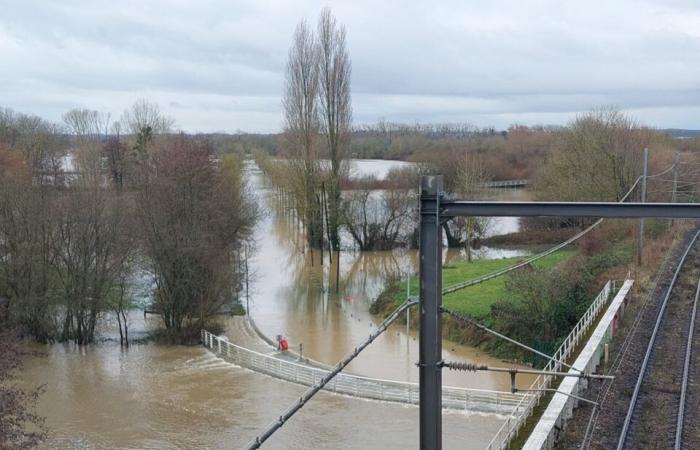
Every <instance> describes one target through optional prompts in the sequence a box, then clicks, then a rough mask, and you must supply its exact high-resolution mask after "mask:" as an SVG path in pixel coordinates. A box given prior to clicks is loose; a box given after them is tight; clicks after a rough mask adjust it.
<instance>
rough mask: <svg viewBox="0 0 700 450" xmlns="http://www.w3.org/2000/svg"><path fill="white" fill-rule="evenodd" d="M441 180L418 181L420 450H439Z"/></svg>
mask: <svg viewBox="0 0 700 450" xmlns="http://www.w3.org/2000/svg"><path fill="white" fill-rule="evenodd" d="M441 193H442V176H441V175H437V176H423V177H421V192H420V247H419V261H420V263H419V265H420V345H419V363H418V365H419V381H420V450H441V449H442V367H441V361H442V321H441V317H440V308H441V303H442V270H441V269H442V233H441V224H440V195H441Z"/></svg>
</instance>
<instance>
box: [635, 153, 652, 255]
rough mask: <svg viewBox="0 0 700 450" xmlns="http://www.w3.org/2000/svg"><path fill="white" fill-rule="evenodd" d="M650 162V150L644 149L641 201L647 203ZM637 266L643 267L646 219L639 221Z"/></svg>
mask: <svg viewBox="0 0 700 450" xmlns="http://www.w3.org/2000/svg"><path fill="white" fill-rule="evenodd" d="M648 161H649V149H648V148H646V147H644V166H643V168H642V171H643V172H642V195H641V199H640V201H641V202H642V203H646V201H647V163H648ZM637 251H638V253H637V265H639V266H641V265H642V253H643V252H644V217H642V218H641V219H639V245H637Z"/></svg>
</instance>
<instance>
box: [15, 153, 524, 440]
mask: <svg viewBox="0 0 700 450" xmlns="http://www.w3.org/2000/svg"><path fill="white" fill-rule="evenodd" d="M364 164H365V165H366V166H369V167H373V165H372V164H371V163H366V162H365V163H364ZM375 169H376V170H377V172H378V173H381V170H385V169H382V168H375ZM367 170H369V169H367ZM248 173H249V175H250V183H251V187H252V188H253V191H254V193H255V194H256V195H258V196H259V199H260V202H261V205H262V206H263V209H264V210H265V211H266V215H265V217H264V218H263V219H262V220H261V223H260V224H259V226H258V228H257V232H256V241H257V244H256V247H257V248H256V252H255V254H254V256H253V257H252V259H251V261H250V269H251V283H250V307H251V312H252V314H251V315H252V318H253V319H254V321H255V323H256V324H257V326H258V327H259V328H260V329H261V331H262V332H263V333H264V334H266V335H267V336H270V337H274V336H275V335H277V334H282V335H284V336H285V337H287V338H288V339H289V341H290V344H291V346H292V347H297V346H298V345H299V344H303V352H304V355H305V356H307V357H309V358H312V359H314V360H317V361H319V362H321V363H325V364H333V363H335V362H337V361H338V360H339V359H340V358H341V357H343V356H344V355H345V354H347V353H349V352H350V351H351V350H352V349H353V348H354V347H355V346H356V345H357V344H358V343H359V342H360V341H361V340H362V339H363V338H365V337H366V336H367V335H369V333H370V332H371V331H373V330H374V329H375V328H376V326H377V324H378V323H379V319H378V318H376V317H373V316H372V315H371V314H369V312H368V310H369V306H370V304H371V302H372V300H373V299H374V298H376V296H377V295H378V294H379V292H381V290H382V289H383V287H384V284H385V281H386V279H387V277H390V276H402V274H405V273H407V272H413V273H415V272H416V269H417V266H416V260H415V258H416V252H415V251H409V250H397V251H393V252H388V251H386V252H363V253H359V252H357V253H350V252H342V253H341V271H340V273H341V281H340V289H339V292H338V293H337V294H336V292H335V289H336V287H335V281H334V279H333V274H334V270H333V269H332V268H329V267H328V260H327V259H326V261H325V263H326V264H325V266H326V267H325V269H322V268H321V266H320V264H319V261H320V255H319V254H318V253H316V254H315V255H314V261H315V264H314V266H313V267H311V266H310V264H309V258H308V257H309V255H308V254H304V253H303V245H302V241H301V234H300V230H299V228H298V227H297V226H296V225H295V224H294V223H292V222H291V221H290V220H289V219H288V217H287V216H286V215H285V214H283V213H280V212H279V211H276V210H275V209H274V208H273V207H272V204H271V199H270V198H269V195H268V194H269V192H267V191H266V189H265V187H264V183H263V179H262V175H261V173H260V172H259V171H258V170H257V169H256V168H255V167H251V166H249V167H248ZM514 194H515V195H520V194H518V193H517V192H515V193H514ZM497 227H500V229H499V230H500V232H509V231H515V229H517V221H516V220H512V219H511V220H510V221H509V219H505V220H504V221H502V222H500V223H498V224H497ZM513 252H516V253H513ZM517 252H521V253H517ZM526 253H527V252H523V251H520V250H516V251H511V250H495V249H482V250H481V255H480V256H481V257H489V256H490V257H493V256H498V257H500V256H512V255H513V254H526ZM326 258H327V255H326ZM461 258H463V256H462V255H460V253H459V252H453V251H450V252H446V260H447V261H453V260H458V259H461ZM334 262H335V261H334ZM244 303H245V300H244ZM411 314H416V312H415V311H411ZM157 320H158V319H157V317H155V316H148V318H146V319H144V318H143V316H142V315H141V313H140V312H138V311H132V314H131V319H130V321H131V326H130V335H131V336H132V337H139V336H141V335H144V334H146V333H147V332H148V331H149V330H152V329H154V328H155V327H157V326H158V322H157ZM101 336H103V337H106V338H107V339H106V340H104V341H102V342H100V343H98V344H95V345H91V346H87V347H84V348H80V347H77V346H74V345H70V344H56V345H51V346H40V345H31V348H33V349H37V350H38V351H39V352H41V353H44V354H45V356H37V357H32V358H30V359H29V360H28V361H27V364H26V367H25V369H24V370H23V372H22V374H21V375H22V383H23V384H25V385H26V386H28V387H31V386H36V385H39V384H45V385H46V392H45V393H44V394H43V395H42V397H41V399H40V401H39V408H38V412H39V413H40V414H41V415H44V416H45V417H46V418H47V425H48V427H49V429H50V437H49V439H48V440H47V441H46V442H45V444H44V445H43V447H42V448H45V449H64V448H78V449H113V448H124V449H141V448H144V449H166V448H178V449H190V448H209V449H224V448H227V449H230V448H239V447H240V446H242V445H244V444H245V443H246V442H248V441H249V440H250V439H251V438H253V437H254V435H255V434H256V432H258V431H259V430H260V429H261V428H262V427H264V426H265V425H267V424H268V423H269V422H271V421H272V420H274V419H275V418H277V417H278V416H279V414H280V413H281V412H282V411H283V410H285V409H286V408H287V407H288V406H289V405H290V404H291V403H292V402H294V401H296V399H297V397H298V396H299V395H300V394H301V393H302V392H303V391H304V389H305V388H304V387H302V386H297V385H294V384H291V383H287V382H284V381H279V380H276V379H274V378H271V377H268V376H265V375H261V374H258V373H254V372H251V371H249V370H246V369H242V368H239V367H236V366H234V365H232V364H229V363H226V362H224V361H222V360H221V359H219V358H216V357H215V356H214V355H212V354H211V353H210V352H208V351H207V350H205V349H204V348H203V347H200V346H192V347H185V346H161V345H155V344H135V345H132V346H131V347H130V348H129V349H121V348H120V346H119V344H118V334H117V331H116V329H115V324H114V321H106V323H105V324H103V328H102V330H101ZM115 338H116V340H115ZM444 349H445V353H444V356H445V358H446V359H455V360H460V361H474V362H480V363H484V364H489V365H497V366H506V365H509V364H507V363H504V362H502V361H499V360H496V359H494V358H491V357H488V356H487V355H485V354H483V353H482V352H480V351H479V350H477V349H473V348H469V347H466V346H459V345H456V344H453V343H450V342H444ZM417 360H418V345H417V340H416V335H415V332H414V331H412V332H411V335H410V336H406V334H405V325H403V324H397V325H394V326H392V327H391V328H390V329H389V330H388V331H387V332H386V333H384V335H382V336H381V337H380V338H379V339H377V341H376V342H375V343H373V344H372V345H371V346H370V347H369V348H368V349H367V350H366V351H365V352H363V353H362V354H361V356H360V357H359V358H357V359H356V360H355V361H353V362H352V363H351V364H350V366H349V367H348V369H347V370H348V371H350V372H352V373H356V374H360V375H366V376H372V377H379V378H386V379H394V380H410V381H416V380H417V376H418V370H417V367H416V366H415V363H416V362H417ZM509 383H510V381H509V378H508V376H507V375H503V374H493V373H488V372H481V373H477V374H471V373H470V374H461V373H454V372H449V371H445V372H444V384H446V385H452V386H463V387H470V388H481V389H494V390H508V389H509ZM519 384H520V385H521V386H523V385H526V384H529V380H528V379H526V378H523V379H521V380H519ZM502 421H503V418H502V417H498V416H494V415H481V414H465V413H458V412H446V413H445V414H444V424H443V429H444V446H445V448H448V449H449V448H483V447H484V446H485V445H486V444H487V443H488V442H489V440H490V439H491V437H492V435H493V434H494V433H495V431H496V430H497V429H498V427H499V426H500V425H501V423H502ZM417 443H418V408H416V407H413V406H403V405H398V404H389V403H379V402H376V401H368V400H361V399H356V398H349V397H344V396H339V395H333V394H328V393H323V392H322V393H320V394H319V395H318V396H317V397H316V398H315V399H314V400H312V401H311V402H310V403H309V404H308V405H307V406H306V407H305V408H304V409H303V410H302V411H300V412H299V413H298V414H297V415H296V416H295V417H294V418H293V419H292V420H291V421H290V422H288V423H287V424H286V425H285V426H284V427H283V428H282V429H281V430H280V431H279V432H278V433H276V434H275V435H274V437H273V438H271V439H270V440H269V441H268V442H267V443H266V445H265V447H264V448H270V449H308V448H338V449H358V448H362V449H370V448H392V449H393V448H396V449H401V448H417Z"/></svg>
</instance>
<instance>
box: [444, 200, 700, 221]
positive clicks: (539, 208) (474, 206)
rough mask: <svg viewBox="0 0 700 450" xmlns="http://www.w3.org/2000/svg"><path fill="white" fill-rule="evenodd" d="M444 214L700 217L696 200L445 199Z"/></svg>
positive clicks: (455, 215) (449, 215) (699, 207)
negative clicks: (529, 200)
mask: <svg viewBox="0 0 700 450" xmlns="http://www.w3.org/2000/svg"><path fill="white" fill-rule="evenodd" d="M440 207H441V208H442V212H441V215H442V216H443V217H457V216H477V217H478V216H494V217H495V216H498V217H504V216H508V217H526V216H529V217H532V216H535V217H544V216H562V217H610V218H615V217H617V218H628V219H631V218H641V217H663V218H668V219H672V218H687V219H697V218H700V204H696V203H616V202H583V203H574V202H473V201H461V200H442V201H441V202H440Z"/></svg>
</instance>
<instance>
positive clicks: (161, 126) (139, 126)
mask: <svg viewBox="0 0 700 450" xmlns="http://www.w3.org/2000/svg"><path fill="white" fill-rule="evenodd" d="M119 123H120V124H121V127H126V129H127V131H128V132H129V133H131V134H133V135H137V134H139V133H141V132H142V131H143V130H145V129H149V130H150V133H152V134H165V133H168V132H169V131H170V129H171V128H172V127H173V125H174V124H175V121H174V120H173V119H172V118H171V117H168V116H166V115H164V114H163V113H161V111H160V107H158V105H157V104H155V103H151V102H149V101H148V100H146V99H145V98H141V99H138V100H136V101H135V102H134V104H133V105H131V107H130V108H129V109H127V110H126V111H124V113H123V114H122V117H121V119H120V120H119Z"/></svg>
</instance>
